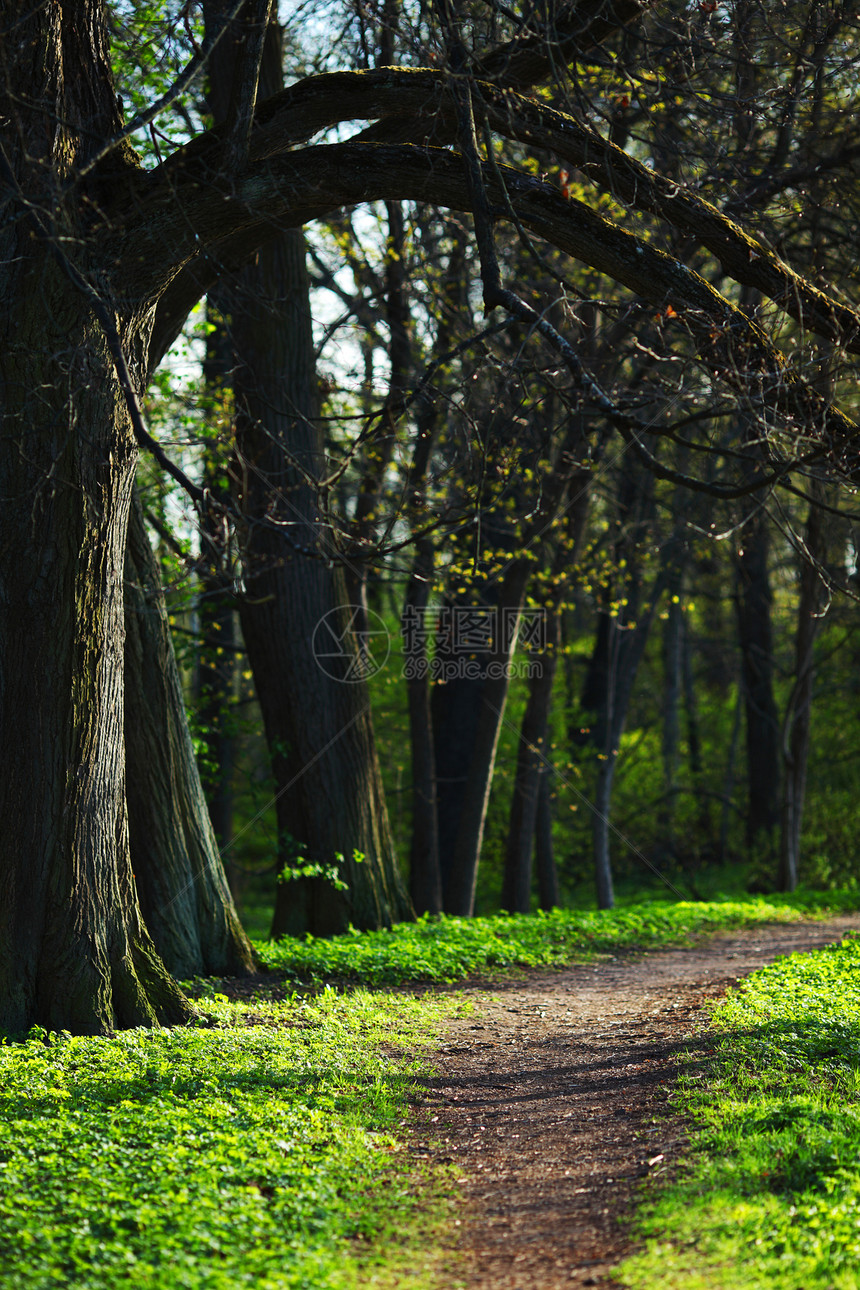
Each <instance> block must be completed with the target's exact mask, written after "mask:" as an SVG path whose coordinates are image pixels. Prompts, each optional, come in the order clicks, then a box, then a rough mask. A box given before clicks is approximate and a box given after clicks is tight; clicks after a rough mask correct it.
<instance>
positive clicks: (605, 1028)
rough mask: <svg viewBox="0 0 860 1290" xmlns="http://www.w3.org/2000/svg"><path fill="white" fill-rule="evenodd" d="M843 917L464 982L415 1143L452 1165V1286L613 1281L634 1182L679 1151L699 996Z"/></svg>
mask: <svg viewBox="0 0 860 1290" xmlns="http://www.w3.org/2000/svg"><path fill="white" fill-rule="evenodd" d="M849 930H860V915H857V914H853V915H852V914H848V915H843V916H840V917H837V918H832V919H830V920H828V921H827V922H804V923H799V924H789V925H784V924H782V925H765V926H759V927H755V928H751V929H749V930H748V931H742V932H736V933H732V934H730V935H726V936H719V937H717V938H714V939H712V940H708V941H706V942H703V943H701V944H699V945H696V946H694V947H692V948H687V949H675V950H666V951H660V952H656V953H649V954H646V955H641V956H634V955H627V954H625V955H618V956H616V957H615V958H613V959H611V960H609V961H603V962H599V963H590V964H587V965H579V966H575V967H571V968H567V969H564V970H562V971H553V972H544V971H532V972H529V973H528V974H526V975H524V976H523V977H521V978H518V979H517V980H515V981H512V982H504V983H501V984H499V983H492V984H489V985H488V984H487V983H486V982H480V981H479V982H475V983H473V984H469V985H467V986H465V987H462V986H459V987H458V990H459V991H460V992H462V993H464V994H465V995H466V997H467V998H471V999H472V1001H473V1003H474V1006H475V1011H474V1013H473V1014H472V1015H471V1016H469V1017H468V1018H466V1019H465V1020H457V1021H454V1022H452V1023H451V1024H450V1025H449V1027H448V1029H447V1031H446V1037H445V1040H444V1042H443V1044H442V1046H441V1047H440V1048H439V1049H438V1052H437V1056H436V1058H435V1061H434V1065H435V1068H436V1069H437V1071H438V1072H439V1073H438V1074H437V1075H435V1076H433V1077H430V1078H427V1079H426V1080H425V1081H424V1086H425V1092H424V1096H423V1098H422V1099H421V1101H420V1104H419V1105H418V1106H417V1107H416V1110H415V1119H414V1130H413V1132H414V1137H413V1143H412V1149H413V1151H414V1152H415V1154H416V1155H418V1156H422V1155H423V1156H426V1157H429V1158H431V1159H436V1160H440V1161H442V1162H450V1163H453V1164H454V1165H456V1166H457V1169H458V1170H459V1171H460V1177H459V1184H458V1191H459V1192H460V1193H461V1197H462V1205H461V1208H460V1211H459V1213H460V1222H459V1226H458V1227H457V1229H456V1230H457V1233H458V1238H459V1239H458V1251H457V1254H458V1256H459V1257H458V1258H457V1259H456V1263H455V1268H456V1270H455V1271H453V1274H452V1284H456V1285H457V1286H461V1285H462V1286H465V1287H467V1290H561V1288H562V1287H564V1290H569V1288H570V1287H575V1286H598V1287H606V1288H608V1287H610V1286H617V1282H615V1281H613V1280H612V1278H611V1276H610V1271H611V1269H612V1268H613V1267H614V1266H616V1265H617V1264H618V1263H619V1262H620V1260H621V1259H623V1258H624V1257H625V1256H626V1255H628V1254H630V1253H632V1250H633V1248H634V1238H633V1237H632V1236H631V1234H630V1222H629V1220H630V1216H631V1213H632V1210H633V1208H634V1206H635V1204H636V1201H637V1197H638V1195H639V1194H640V1192H641V1182H640V1180H641V1179H643V1178H644V1177H646V1176H647V1175H649V1174H654V1175H656V1174H661V1173H662V1174H665V1173H666V1172H667V1171H672V1170H673V1169H674V1168H675V1167H676V1165H677V1162H678V1161H679V1159H680V1157H681V1155H682V1153H683V1149H684V1145H685V1135H686V1131H687V1126H686V1125H685V1123H684V1122H683V1121H682V1120H681V1119H680V1118H679V1117H678V1116H677V1115H675V1114H673V1111H672V1108H671V1104H670V1096H671V1089H672V1085H673V1081H674V1079H675V1077H676V1075H677V1074H678V1071H679V1067H680V1065H681V1063H682V1061H685V1062H686V1063H687V1064H686V1066H685V1068H686V1069H687V1071H688V1072H689V1071H690V1070H693V1071H694V1070H695V1062H696V1060H697V1059H698V1058H701V1061H702V1062H703V1063H704V1062H705V1061H706V1059H707V1053H708V1049H709V1048H710V1047H711V1044H712V1040H711V1038H710V1036H709V1034H708V1032H707V1030H706V1028H705V1027H704V1024H703V1023H704V1020H705V1018H706V1016H707V1008H708V1005H709V1002H710V1001H712V1000H714V999H716V998H718V997H720V996H721V995H722V994H724V993H725V991H726V989H727V988H728V987H729V986H731V985H733V984H734V983H735V982H736V981H737V980H738V979H739V978H741V977H743V976H746V975H747V974H748V973H750V972H752V971H755V969H756V968H759V967H762V966H764V965H765V964H767V963H770V962H772V961H773V960H774V959H776V958H778V957H779V956H780V955H783V954H791V953H793V952H794V951H798V950H813V949H818V948H820V947H821V946H823V945H827V944H830V943H832V942H835V941H838V940H840V939H841V938H842V936H843V935H844V934H845V933H846V932H847V931H849ZM685 1054H689V1055H690V1056H689V1058H685ZM690 1061H692V1063H693V1066H692V1067H691V1066H690V1065H689V1062H690Z"/></svg>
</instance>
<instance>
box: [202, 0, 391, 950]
mask: <svg viewBox="0 0 860 1290" xmlns="http://www.w3.org/2000/svg"><path fill="white" fill-rule="evenodd" d="M208 20H209V15H208V11H207V21H208ZM222 45H223V50H222V52H221V53H220V54H219V53H218V50H221V49H222V46H219V47H218V49H216V57H215V58H214V59H213V64H212V76H213V85H214V86H215V87H216V88H217V90H218V93H217V94H213V107H214V110H215V113H216V116H219V117H220V116H223V115H224V113H225V112H226V111H227V110H228V104H229V91H228V88H227V87H228V86H229V85H230V78H231V76H232V72H233V64H232V63H231V59H233V60H235V58H236V51H235V49H234V50H232V51H231V47H230V46H229V45H228V44H224V42H222ZM280 86H281V63H280V40H279V38H278V32H277V29H276V28H274V27H272V28H271V29H270V31H269V40H268V41H267V47H266V51H265V55H264V62H263V73H262V78H261V89H262V93H263V94H264V95H267V94H272V93H275V92H276V91H277V89H279V88H280ZM308 294H309V284H308V276H307V269H306V266H305V246H304V238H303V236H302V233H301V232H300V231H298V230H290V231H288V232H286V233H283V234H281V235H279V236H278V237H276V238H274V239H273V240H271V241H270V242H268V243H267V244H266V245H265V247H263V248H262V249H261V250H260V252H259V254H258V256H257V259H256V261H255V263H254V265H252V266H251V267H249V268H248V269H246V270H245V271H244V272H243V273H242V274H241V276H240V277H239V278H238V279H237V280H236V283H235V285H234V287H233V289H232V291H231V304H230V309H229V312H230V333H231V340H232V345H233V352H234V387H233V388H234V394H235V404H236V456H237V463H238V464H237V479H236V492H237V497H238V500H239V501H240V503H241V506H242V509H243V511H244V514H245V515H246V516H247V521H248V522H247V531H246V532H245V534H244V547H243V560H244V565H245V593H244V595H243V596H242V597H241V599H240V603H239V616H240V621H241V625H242V634H243V637H244V640H245V646H246V648H247V651H248V659H249V662H250V664H251V669H252V671H253V673H254V684H255V687H256V691H257V697H258V699H259V702H260V708H261V710H262V714H263V723H264V726H265V730H266V738H267V741H268V745H269V751H270V756H271V760H272V769H273V772H274V778H275V784H276V786H277V802H276V806H277V818H278V852H279V859H280V862H281V865H282V871H283V872H284V873H285V875H287V880H285V881H282V882H280V883H279V885H278V889H277V894H276V902H275V914H274V919H273V923H272V935H274V936H278V935H283V934H284V933H290V934H301V933H303V932H306V931H309V932H313V933H315V934H317V935H329V934H332V933H335V932H341V931H345V930H346V929H347V927H348V926H349V924H350V923H353V924H355V925H356V926H357V927H363V928H366V927H383V926H388V925H390V924H391V923H392V922H395V921H397V920H398V919H401V918H406V917H409V916H410V915H411V913H412V907H411V904H410V901H409V897H408V895H407V894H406V890H405V888H404V886H403V882H402V879H401V876H400V873H399V870H398V868H397V862H396V859H395V856H394V850H393V844H392V839H391V832H390V829H389V825H388V815H387V811H386V806H385V797H384V794H383V788H382V778H381V775H380V772H379V765H378V762H377V757H376V746H375V742H374V735H373V724H372V719H371V713H370V703H369V698H368V694H367V686H366V684H365V681H364V680H363V674H362V666H361V664H362V660H361V659H360V658H359V655H358V651H357V645H356V638H355V635H354V633H353V632H352V630H351V625H350V615H349V612H348V607H347V597H346V590H345V585H344V577H343V571H342V568H341V567H340V566H338V565H335V564H332V562H331V556H332V554H333V551H332V545H331V534H330V531H329V530H328V527H327V525H326V523H325V520H324V518H323V516H322V515H321V513H320V506H319V500H318V497H317V493H316V490H315V488H314V486H313V483H312V482H310V481H311V480H313V479H314V478H318V477H321V476H322V475H323V473H324V470H325V453H324V447H323V438H322V429H321V424H320V422H319V419H318V408H317V386H316V369H315V363H314V348H313V337H312V333H311V317H310V306H309V300H308ZM338 650H340V651H341V654H340V657H335V656H334V655H333V654H332V651H334V654H335V655H336V654H337V651H338ZM323 654H327V655H328V657H327V658H324V657H322V656H323ZM289 875H292V876H291V877H290V876H289Z"/></svg>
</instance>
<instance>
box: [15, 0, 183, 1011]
mask: <svg viewBox="0 0 860 1290" xmlns="http://www.w3.org/2000/svg"><path fill="white" fill-rule="evenodd" d="M4 18H5V22H6V25H7V27H9V28H10V29H14V40H12V41H7V42H6V44H5V46H4V65H3V83H2V87H0V94H2V95H3V100H4V101H2V102H0V120H2V125H0V128H2V130H3V136H4V139H3V141H4V147H5V149H6V157H7V158H8V164H9V166H10V167H11V169H12V171H13V172H14V175H15V183H16V185H20V188H21V190H23V192H24V193H26V194H27V197H28V198H29V199H31V200H32V205H30V204H29V202H28V200H26V199H25V200H24V201H22V202H21V203H20V204H18V205H17V208H16V203H15V199H14V197H12V196H11V195H10V194H9V193H8V190H7V206H6V216H5V220H4V227H3V229H2V232H0V301H2V306H3V307H2V310H0V418H2V419H0V496H2V498H3V505H2V507H0V749H2V750H3V758H4V765H3V774H2V775H0V819H2V822H3V823H2V830H0V873H2V882H0V1027H3V1028H6V1029H9V1030H13V1031H20V1030H23V1029H26V1028H27V1027H29V1026H31V1025H33V1024H39V1025H42V1026H46V1027H50V1028H56V1029H68V1030H71V1031H75V1032H78V1033H98V1032H105V1031H109V1030H112V1029H114V1028H115V1027H117V1026H136V1025H149V1024H153V1023H155V1022H159V1021H164V1022H170V1021H180V1020H182V1019H184V1018H187V1017H188V1016H189V1014H190V1008H189V1005H188V1004H187V1002H186V1001H185V999H184V998H183V996H182V994H181V993H180V991H179V990H178V988H177V986H176V985H175V983H174V982H173V981H172V979H171V978H170V976H169V975H168V973H167V971H166V969H165V967H164V965H163V964H162V963H161V961H160V960H159V958H158V955H157V954H156V952H155V948H154V946H153V944H152V941H151V939H150V937H149V935H148V933H147V931H146V929H145V927H144V925H143V919H142V916H141V912H140V908H139V906H138V903H137V897H136V894H135V886H134V879H133V876H132V869H131V861H130V855H129V839H128V816H127V811H126V798H125V756H124V745H123V720H124V717H123V637H124V627H123V565H124V560H125V544H126V528H127V521H128V510H129V504H130V500H131V490H132V483H133V478H134V469H135V457H136V449H135V444H134V440H133V437H132V434H131V430H130V427H129V423H128V418H127V414H126V409H125V406H124V401H123V397H122V393H121V388H120V384H119V381H118V380H117V378H116V375H115V372H114V368H113V363H112V361H111V359H110V356H109V353H108V347H107V344H106V342H105V339H104V336H103V334H102V330H101V327H100V326H99V325H98V324H97V323H96V321H95V319H94V318H93V316H92V314H91V311H90V306H89V302H88V300H87V299H86V298H85V297H84V296H83V295H82V293H81V292H79V291H78V290H77V289H76V288H75V287H73V286H72V285H71V283H70V281H69V278H68V276H67V275H66V274H65V273H64V272H63V270H62V269H61V268H60V266H59V265H58V263H57V258H56V256H55V254H54V253H53V252H52V250H51V248H50V246H49V237H50V236H51V235H49V233H48V230H47V227H46V225H45V224H44V222H42V221H43V220H44V217H45V212H46V211H47V210H51V209H52V206H51V203H52V202H53V199H54V194H55V192H56V191H57V189H58V188H59V187H61V186H62V185H63V184H64V183H65V180H66V178H67V177H68V174H69V168H70V167H72V166H74V165H75V163H76V162H78V161H80V160H82V159H85V158H86V155H87V151H88V150H90V149H91V148H92V147H93V142H94V141H98V140H100V139H103V138H105V137H111V136H112V135H114V134H115V133H116V132H117V130H118V128H119V124H120V123H119V119H118V114H117V107H116V99H115V94H114V89H113V83H112V80H111V76H110V69H109V67H108V64H107V39H106V30H105V27H104V23H103V14H102V10H101V7H100V6H99V5H97V4H95V3H92V4H90V3H81V4H79V5H77V6H76V7H75V12H74V15H73V17H70V15H69V13H68V12H67V10H66V8H64V7H63V6H60V5H37V6H35V7H33V6H18V5H13V6H12V7H11V10H10V11H9V12H7V13H6V14H5V15H4ZM70 68H71V69H73V71H72V72H71V74H69V71H68V69H70ZM6 96H9V97H8V98H7V97H6ZM10 120H13V121H14V127H13V128H11V129H10V128H8V127H9V121H10ZM4 164H5V163H4ZM124 164H126V158H125V155H124V153H123V152H122V150H118V152H117V153H116V154H115V155H114V157H113V158H112V165H113V166H114V167H115V168H116V172H117V174H119V173H120V172H121V170H122V167H123V165H124ZM101 178H102V179H104V178H106V176H105V175H104V174H102V175H101ZM92 195H93V198H94V199H97V196H98V188H97V184H95V183H94V186H93V190H92ZM84 205H85V204H84V203H83V202H81V201H80V198H78V200H77V201H76V203H75V204H74V205H72V204H71V203H70V204H69V208H68V209H66V208H63V209H60V208H59V207H56V206H55V207H53V213H54V215H55V217H56V219H57V220H58V221H60V222H61V231H62V233H63V235H64V236H63V241H62V242H60V243H58V244H59V245H62V246H65V247H69V248H76V247H78V246H79V245H84V244H86V237H87V233H86V232H85V231H84V230H83V229H82V228H81V227H80V225H79V224H78V223H77V222H76V221H77V220H78V219H80V218H81V215H80V211H82V210H83V209H84ZM96 214H97V206H96V205H91V206H90V208H89V214H88V215H87V218H94V217H95V215H96ZM103 290H104V291H105V292H107V290H108V288H107V287H103ZM109 307H110V308H111V309H112V311H113V316H114V317H115V318H116V320H117V325H118V327H119V330H120V333H121V335H122V339H123V342H124V344H125V348H126V352H127V354H128V356H129V366H130V368H131V371H132V373H133V376H134V378H135V379H137V380H138V381H139V379H140V373H141V371H142V356H143V354H144V353H145V345H146V341H147V338H148V336H147V329H148V322H149V319H148V317H147V316H146V314H139V315H137V316H132V315H130V314H128V313H125V312H124V306H123V305H122V304H121V303H120V302H119V301H118V300H109Z"/></svg>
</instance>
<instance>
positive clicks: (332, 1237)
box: [0, 990, 457, 1290]
mask: <svg viewBox="0 0 860 1290" xmlns="http://www.w3.org/2000/svg"><path fill="white" fill-rule="evenodd" d="M199 1006H200V1008H201V1013H202V1016H201V1024H199V1025H196V1026H191V1027H182V1028H178V1029H174V1030H132V1031H126V1032H123V1033H119V1034H115V1035H112V1036H110V1037H107V1038H105V1037H78V1036H71V1035H68V1034H59V1035H57V1034H46V1033H45V1032H43V1031H39V1030H35V1031H33V1032H31V1034H30V1035H29V1037H28V1038H27V1039H26V1041H24V1042H11V1043H10V1042H7V1043H4V1044H3V1045H2V1046H0V1089H2V1094H0V1283H2V1285H3V1286H4V1290H45V1288H46V1287H50V1286H59V1285H73V1286H75V1287H80V1288H81V1290H116V1288H117V1287H122V1286H132V1285H133V1286H135V1287H136V1288H138V1287H139V1288H142V1290H185V1288H187V1290H198V1288H200V1290H202V1287H206V1290H238V1288H239V1287H242V1286H253V1287H255V1290H323V1288H331V1290H335V1288H337V1290H341V1288H344V1290H346V1288H347V1287H352V1286H355V1285H359V1284H361V1285H365V1284H366V1285H378V1286H380V1287H385V1286H388V1285H392V1284H398V1282H397V1280H396V1277H397V1273H398V1268H400V1269H401V1270H402V1268H403V1267H404V1266H408V1270H409V1285H410V1286H416V1287H421V1286H424V1285H425V1284H430V1283H431V1282H432V1283H433V1284H435V1282H434V1281H433V1276H434V1273H433V1268H432V1264H433V1258H432V1256H431V1255H430V1254H427V1255H426V1257H425V1250H427V1249H429V1248H430V1247H431V1246H432V1244H433V1231H434V1224H435V1223H437V1222H440V1221H442V1220H443V1219H444V1216H445V1214H446V1213H447V1209H446V1202H445V1200H444V1197H443V1195H442V1190H441V1188H442V1187H443V1182H442V1177H441V1175H440V1174H439V1173H438V1171H437V1173H436V1175H435V1176H434V1179H425V1180H423V1181H422V1187H421V1192H422V1195H421V1206H420V1209H419V1208H418V1205H417V1202H416V1200H415V1199H414V1192H415V1189H416V1183H417V1179H416V1175H415V1169H416V1164H415V1161H413V1160H412V1159H411V1158H410V1157H409V1154H408V1153H407V1152H404V1151H401V1150H400V1149H399V1148H400V1142H399V1140H398V1138H397V1137H396V1132H397V1129H398V1126H399V1124H400V1123H402V1122H403V1120H404V1117H405V1115H406V1113H407V1099H408V1097H409V1094H410V1090H411V1087H412V1084H413V1080H414V1077H415V1073H416V1070H418V1069H420V1068H421V1066H420V1063H418V1062H417V1061H416V1060H413V1059H408V1060H407V1059H406V1058H402V1057H395V1056H393V1055H392V1049H391V1045H397V1047H398V1048H400V1047H401V1046H403V1045H408V1046H409V1047H410V1048H413V1049H414V1048H415V1047H416V1046H420V1044H421V1042H422V1041H425V1040H426V1039H427V1038H428V1037H429V1035H430V1034H431V1033H432V1031H433V1029H434V1027H437V1026H438V1024H439V1020H440V1017H441V1015H442V1013H443V1011H444V1010H447V1011H451V1010H452V1009H454V1008H455V1007H456V1006H457V1005H456V1004H455V1003H454V1002H453V1001H452V1000H451V999H449V1000H448V1001H447V1002H446V1003H444V1004H442V1003H440V1002H438V1001H434V1000H432V999H424V1000H417V999H414V998H405V997H394V996H390V995H384V994H376V995H371V994H369V993H367V992H365V991H357V992H351V993H350V995H349V996H347V995H343V994H338V993H337V992H336V991H334V990H326V991H323V992H321V993H320V994H319V995H318V996H317V997H315V998H313V999H301V998H299V997H298V996H294V997H293V998H291V999H288V1000H286V1001H281V1002H274V1001H271V1000H268V1001H267V1000H265V999H264V1000H256V1001H254V1002H253V1003H252V1004H238V1003H230V1002H228V1001H227V1000H226V999H225V998H224V997H223V996H216V997H214V998H208V999H203V1000H202V1001H200V1004H199ZM397 1227H399V1228H401V1229H405V1230H407V1231H408V1232H409V1249H408V1252H406V1251H404V1250H403V1248H402V1245H400V1244H399V1242H398V1238H397V1237H396V1235H394V1232H395V1229H396V1228H397ZM383 1242H384V1246H385V1260H384V1261H385V1268H384V1269H383V1268H382V1267H381V1266H380V1265H379V1264H380V1249H381V1247H382V1244H383Z"/></svg>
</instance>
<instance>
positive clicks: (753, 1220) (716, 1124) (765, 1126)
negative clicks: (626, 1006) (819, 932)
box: [618, 939, 860, 1290]
mask: <svg viewBox="0 0 860 1290" xmlns="http://www.w3.org/2000/svg"><path fill="white" fill-rule="evenodd" d="M706 1038H707V1036H706ZM710 1038H711V1040H712V1043H713V1053H712V1055H711V1056H710V1057H709V1058H708V1061H707V1065H706V1066H705V1068H704V1074H705V1078H704V1079H702V1078H701V1075H702V1072H701V1071H696V1070H694V1069H691V1070H690V1072H689V1073H688V1075H687V1076H686V1078H685V1079H684V1080H682V1083H681V1088H680V1094H679V1098H678V1105H679V1107H680V1109H682V1110H683V1111H685V1112H686V1113H687V1114H688V1115H689V1116H690V1117H691V1118H692V1120H693V1122H694V1123H695V1124H696V1125H697V1131H696V1133H695V1135H694V1138H693V1144H692V1151H691V1155H690V1157H689V1159H688V1161H687V1163H686V1164H685V1165H684V1166H683V1167H682V1170H681V1172H680V1175H679V1177H678V1179H677V1180H676V1181H675V1182H673V1183H670V1184H668V1185H667V1186H666V1187H665V1188H663V1189H660V1188H659V1186H658V1193H659V1194H658V1195H657V1196H656V1197H655V1198H653V1199H652V1201H651V1202H650V1203H649V1206H648V1208H647V1210H646V1211H645V1213H644V1215H643V1217H642V1218H641V1220H640V1224H639V1227H640V1233H641V1235H642V1236H643V1237H644V1238H645V1240H646V1248H645V1250H644V1252H643V1253H641V1254H640V1255H637V1256H636V1257H634V1258H633V1259H631V1260H629V1261H628V1262H627V1263H625V1264H624V1265H623V1267H622V1269H621V1271H620V1273H619V1274H618V1275H619V1277H620V1279H621V1281H622V1283H623V1284H624V1285H626V1286H630V1287H635V1288H636V1290H644V1288H645V1287H648V1288H649V1290H650V1288H651V1287H653V1286H654V1285H657V1284H659V1285H660V1286H661V1288H662V1290H675V1288H676V1287H677V1288H678V1290H680V1288H681V1287H683V1288H684V1290H819V1288H820V1290H857V1286H858V1285H860V1096H858V1095H860V941H857V940H854V939H851V940H846V941H845V942H843V943H842V945H839V946H834V947H830V948H829V949H825V950H820V951H817V952H815V953H813V954H794V955H791V956H790V957H788V958H785V959H780V960H779V961H778V962H776V963H775V964H773V965H772V966H771V967H767V968H764V969H762V970H761V971H759V972H757V973H755V975H754V976H752V977H749V978H748V979H747V980H746V981H745V982H744V983H743V984H742V985H741V986H739V987H738V989H736V990H735V991H733V992H732V993H731V994H730V995H729V997H728V998H727V999H726V1000H725V1001H724V1002H723V1003H721V1004H720V1005H719V1006H718V1007H717V1008H716V1010H715V1012H714V1013H713V1016H712V1018H711V1022H710ZM655 1185H656V1184H649V1186H655Z"/></svg>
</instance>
